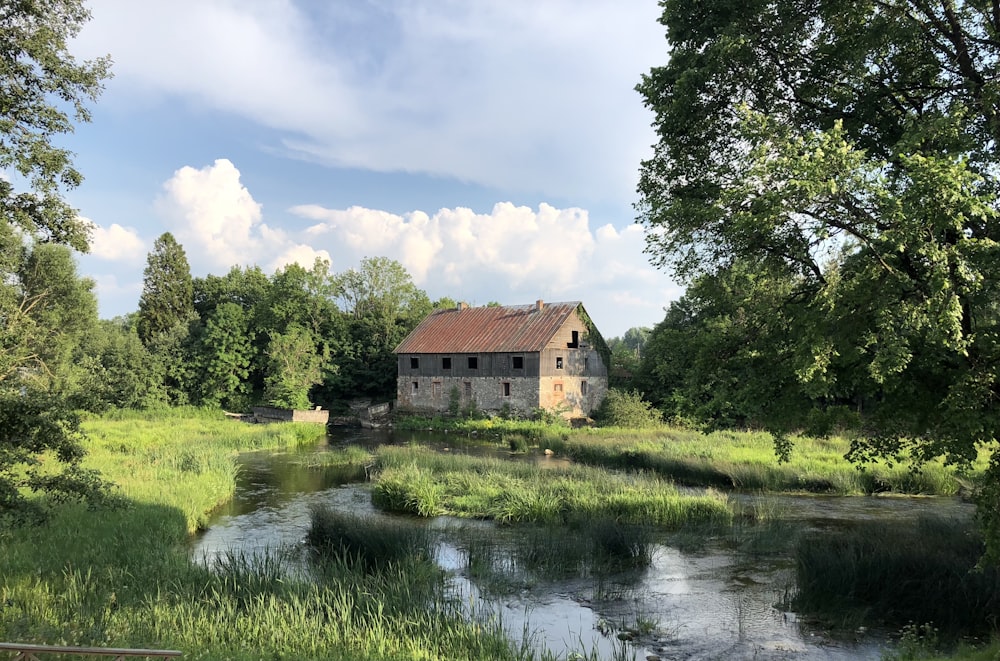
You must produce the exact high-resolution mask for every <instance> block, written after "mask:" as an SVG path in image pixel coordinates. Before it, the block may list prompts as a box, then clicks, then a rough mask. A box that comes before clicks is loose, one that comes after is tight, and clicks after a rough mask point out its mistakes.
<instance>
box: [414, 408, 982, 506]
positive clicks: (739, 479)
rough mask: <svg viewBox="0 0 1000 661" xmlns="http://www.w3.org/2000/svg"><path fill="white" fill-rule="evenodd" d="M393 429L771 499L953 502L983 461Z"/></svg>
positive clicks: (628, 432) (553, 427) (460, 428)
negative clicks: (785, 456)
mask: <svg viewBox="0 0 1000 661" xmlns="http://www.w3.org/2000/svg"><path fill="white" fill-rule="evenodd" d="M396 424H397V428H398V429H400V430H402V431H407V432H409V433H411V434H413V436H414V438H415V439H416V440H419V438H420V434H421V433H422V432H426V431H428V430H434V431H447V432H448V433H449V434H450V435H451V437H452V438H454V439H455V442H456V443H458V442H461V441H462V440H463V439H466V440H469V441H472V442H484V441H489V442H492V443H496V444H499V445H502V446H506V447H509V448H510V449H511V450H512V451H526V450H528V449H536V450H550V451H552V452H554V453H555V454H556V455H557V456H564V457H567V458H569V459H572V460H573V461H574V462H576V463H580V464H587V465H592V466H601V467H604V468H612V469H620V470H629V471H647V472H653V473H656V474H657V475H660V476H662V477H664V478H666V479H669V480H671V481H673V482H675V483H677V484H680V485H685V486H695V487H714V488H719V489H726V490H733V489H736V490H743V491H764V492H769V493H822V494H834V495H845V496H848V495H871V494H877V493H896V494H907V495H934V496H953V495H956V494H959V493H961V492H963V491H965V490H966V489H968V487H969V486H970V485H971V484H972V483H974V481H975V480H976V479H977V477H978V476H979V475H980V474H981V472H982V471H983V470H984V469H985V468H986V463H987V460H986V457H985V455H983V457H982V458H981V459H980V461H978V462H977V463H976V465H975V466H974V467H973V469H972V470H971V471H969V472H967V473H963V472H959V471H956V470H955V469H954V467H949V466H945V465H943V464H942V463H941V462H939V461H935V462H930V463H928V464H926V465H925V466H924V467H923V468H922V470H920V471H919V472H914V471H911V470H910V469H909V468H908V465H907V463H906V461H905V460H904V461H899V462H896V463H895V464H893V465H889V464H888V463H886V462H877V463H873V464H870V465H867V466H864V467H863V468H859V467H857V466H855V465H854V464H851V463H850V462H848V461H847V460H846V459H844V455H846V454H847V451H848V450H849V449H850V443H851V442H850V439H849V438H846V437H843V436H831V437H828V438H811V437H806V436H796V437H793V438H792V442H793V443H794V450H793V452H792V455H791V458H790V460H789V461H788V462H786V463H781V464H779V463H778V460H777V458H776V457H775V453H774V439H773V437H772V436H771V435H770V434H768V433H766V432H757V431H717V432H712V433H707V434H706V433H702V432H698V431H693V430H689V429H682V428H677V427H671V426H668V425H661V426H657V427H653V428H649V429H639V430H632V429H620V428H602V427H588V428H581V429H570V428H568V427H564V426H560V425H557V424H545V423H542V422H535V421H522V420H502V419H483V420H463V419H454V418H450V419H449V418H414V417H410V418H401V419H400V420H398V421H397V423H396ZM904 459H905V458H904Z"/></svg>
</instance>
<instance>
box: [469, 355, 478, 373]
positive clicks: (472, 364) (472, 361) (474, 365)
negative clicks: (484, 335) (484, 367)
mask: <svg viewBox="0 0 1000 661" xmlns="http://www.w3.org/2000/svg"><path fill="white" fill-rule="evenodd" d="M469 369H470V370H477V369H479V356H469Z"/></svg>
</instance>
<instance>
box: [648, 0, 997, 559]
mask: <svg viewBox="0 0 1000 661" xmlns="http://www.w3.org/2000/svg"><path fill="white" fill-rule="evenodd" d="M663 7H664V10H663V14H662V17H661V22H662V23H663V24H664V25H665V26H666V27H667V36H668V40H669V41H670V46H671V54H670V60H669V62H668V64H667V65H665V66H663V67H657V68H655V69H653V70H652V71H651V72H650V73H649V74H647V75H646V76H644V77H643V79H642V82H641V83H640V84H639V86H638V90H639V91H640V93H642V95H643V96H644V99H645V102H646V104H647V106H649V107H650V108H651V109H652V110H653V111H654V113H655V119H654V126H655V128H656V130H657V133H658V142H657V144H656V145H655V148H654V154H653V156H652V157H651V158H650V159H649V160H647V161H644V162H643V163H642V168H641V174H640V184H639V192H640V203H639V205H638V210H639V214H640V218H641V220H642V221H643V222H644V223H645V224H646V226H647V228H648V229H649V232H648V235H647V236H648V252H649V253H650V255H651V256H652V258H653V261H654V263H656V264H658V265H660V266H671V267H673V268H674V269H675V270H676V273H677V274H678V276H680V277H681V278H685V279H687V280H689V281H690V280H691V279H693V278H696V277H698V276H700V275H704V274H712V273H716V272H718V271H720V270H722V269H726V268H730V267H731V266H733V265H734V264H736V263H737V262H740V263H741V264H743V267H744V268H746V269H752V270H756V271H757V273H758V274H759V276H760V277H762V278H773V279H775V281H777V282H789V283H792V287H791V289H790V290H789V291H788V292H787V294H786V296H785V297H784V299H783V300H782V301H781V302H780V304H781V310H782V313H783V314H784V315H786V316H787V318H789V319H791V320H793V322H794V323H792V324H791V326H792V327H794V328H795V329H796V331H797V333H798V335H797V336H795V337H789V336H785V337H782V338H781V342H779V343H778V344H776V346H777V347H779V348H780V350H781V351H784V352H787V353H788V354H789V355H790V360H791V361H792V363H794V365H795V369H794V374H795V378H796V380H797V382H798V385H799V388H800V390H801V392H802V393H803V394H804V395H806V396H807V397H808V399H809V401H810V402H812V404H813V406H815V407H817V408H818V409H821V408H822V406H823V402H824V401H827V400H829V399H830V398H831V397H834V398H835V397H842V396H844V395H846V394H850V395H852V396H854V397H856V398H859V399H861V400H863V401H865V402H866V406H865V407H864V408H863V411H862V414H863V418H862V420H863V427H862V428H861V429H860V430H859V435H858V437H857V440H856V441H855V442H854V444H853V447H852V450H851V452H850V455H849V457H850V458H851V459H853V460H856V461H867V460H873V459H876V458H880V457H888V458H890V459H892V460H906V461H910V462H912V463H913V464H914V465H915V466H918V467H919V465H920V464H921V463H923V462H925V461H928V460H930V459H932V458H934V457H943V458H944V459H945V460H946V461H949V462H954V463H957V464H959V465H967V464H968V463H969V462H970V461H972V460H973V459H974V458H975V457H976V455H977V452H978V450H979V449H980V448H982V447H989V446H992V447H995V446H993V443H994V442H995V437H996V430H997V429H1000V397H998V396H997V395H998V394H1000V371H998V368H997V365H998V364H1000V363H998V359H1000V326H998V319H1000V317H998V315H997V310H996V301H997V300H998V294H1000V291H998V287H1000V277H998V276H1000V243H998V239H1000V222H998V207H1000V204H998V198H997V194H998V183H997V180H996V176H995V175H996V172H997V155H998V154H997V150H998V148H1000V140H998V138H1000V104H998V102H997V99H998V91H1000V88H998V67H1000V12H998V11H997V10H996V8H995V6H994V5H993V4H991V3H987V2H985V1H983V0H965V1H963V0H942V1H941V2H939V3H936V4H931V3H928V2H926V1H925V0H866V1H863V2H855V1H854V0H850V1H849V0H832V1H829V2H822V3H803V2H799V1H798V0H778V1H777V2H764V1H763V0H752V1H751V2H750V3H740V4H739V5H734V4H733V3H730V2H725V1H723V0H707V1H706V2H701V3H698V5H697V6H696V7H692V6H691V4H690V3H683V2H680V1H679V0H667V1H666V2H664V3H663ZM766 355H771V354H766ZM776 404H777V403H776V402H767V401H761V402H760V405H761V407H762V408H763V409H767V408H769V407H773V406H775V405H776ZM778 431H779V434H780V432H783V431H784V430H782V429H778ZM784 438H785V437H783V436H780V435H779V443H778V451H779V454H780V455H781V456H787V452H788V451H789V449H790V447H789V445H788V444H787V442H786V441H785V440H784ZM990 479H991V480H992V481H993V483H994V484H995V483H996V482H997V481H998V480H1000V454H996V453H994V459H993V463H992V466H991V469H990ZM985 493H987V492H984V494H985ZM984 503H985V501H984ZM994 505H1000V501H998V502H997V503H994ZM981 511H983V512H984V516H985V517H986V519H987V520H990V521H993V526H994V527H993V528H992V531H993V533H994V535H993V537H992V538H991V539H990V540H989V541H990V543H991V545H992V546H993V547H994V549H1000V536H998V535H996V534H995V533H997V532H998V531H1000V507H995V508H994V509H993V510H992V511H990V510H989V507H986V505H985V504H984V509H983V510H981ZM987 527H988V528H989V526H987Z"/></svg>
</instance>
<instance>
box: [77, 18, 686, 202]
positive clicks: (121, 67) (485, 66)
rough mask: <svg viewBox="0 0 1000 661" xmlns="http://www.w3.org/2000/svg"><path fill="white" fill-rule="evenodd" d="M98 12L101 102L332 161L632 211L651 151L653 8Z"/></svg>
mask: <svg viewBox="0 0 1000 661" xmlns="http://www.w3.org/2000/svg"><path fill="white" fill-rule="evenodd" d="M91 7H92V11H93V14H94V19H93V21H92V22H91V23H90V24H88V25H87V27H86V28H85V29H84V31H83V33H82V35H81V37H80V39H79V40H78V46H77V48H78V50H79V51H80V52H81V54H83V55H84V56H94V55H100V54H104V53H106V52H110V53H111V54H112V55H113V57H114V60H115V75H116V77H115V79H113V80H112V81H110V82H109V93H108V94H107V95H106V97H107V98H106V99H105V101H102V103H105V102H109V103H115V100H116V98H117V99H118V102H119V103H121V104H122V105H128V106H130V107H132V108H134V107H136V105H137V104H136V103H135V99H136V97H137V96H143V97H145V100H146V102H147V103H148V102H153V103H156V102H158V101H163V102H165V103H171V104H175V103H177V101H178V100H181V101H182V102H188V103H194V104H197V105H198V106H207V107H209V108H212V109H216V110H220V111H222V112H224V113H231V114H234V115H236V116H239V117H243V118H247V119H249V120H251V121H253V122H256V123H258V124H260V125H263V126H266V127H269V128H272V129H276V130H278V131H280V132H283V133H284V136H285V146H286V147H287V148H288V149H289V150H291V151H292V152H295V153H298V154H300V155H302V156H304V157H308V158H311V159H316V160H319V161H321V162H323V163H327V164H335V165H342V166H347V167H355V168H361V169H369V170H376V171H407V172H421V173H429V174H434V175H441V176H446V177H452V178H457V179H460V180H464V181H473V182H477V183H480V184H484V185H487V186H491V187H494V188H498V189H509V190H512V191H522V192H540V193H542V194H544V195H546V196H549V197H559V198H564V199H574V200H581V201H585V200H594V199H603V200H608V199H610V200H613V201H615V202H619V203H621V202H623V201H624V203H625V204H627V203H629V202H631V200H632V199H633V196H634V188H635V179H636V171H637V168H638V164H639V161H640V160H641V159H642V158H643V157H644V156H646V155H647V154H648V150H649V145H650V144H652V142H653V141H654V135H653V133H652V130H651V128H650V126H649V125H650V120H651V115H650V114H649V113H648V112H647V111H646V110H645V109H644V108H643V107H642V104H641V99H640V97H639V95H638V94H637V93H636V92H635V91H634V89H633V88H634V86H635V84H636V83H637V82H639V78H640V76H641V74H642V73H644V72H646V71H648V70H649V68H650V67H651V66H654V65H657V64H661V63H663V62H664V61H665V59H666V55H667V53H666V42H665V40H664V38H663V28H662V26H660V25H659V24H658V23H657V20H656V19H657V17H658V14H659V11H660V9H659V7H658V4H657V2H656V1H655V0H635V1H630V2H621V1H620V0H546V2H536V1H535V0H482V1H477V2H467V1H464V0H463V1H459V0H400V1H398V2H391V3H385V2H366V3H306V2H299V3H296V2H293V1H291V0H284V1H277V2H239V1H237V0H176V1H174V2H169V3H168V2H135V1H134V0H94V1H93V2H92V3H91Z"/></svg>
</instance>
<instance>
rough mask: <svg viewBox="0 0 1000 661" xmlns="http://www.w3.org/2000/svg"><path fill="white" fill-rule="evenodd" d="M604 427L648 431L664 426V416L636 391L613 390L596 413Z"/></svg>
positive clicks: (596, 418)
mask: <svg viewBox="0 0 1000 661" xmlns="http://www.w3.org/2000/svg"><path fill="white" fill-rule="evenodd" d="M594 419H595V420H597V422H598V424H600V425H601V426H602V427H626V428H629V429H646V428H648V427H656V426H658V425H661V424H663V414H662V413H661V412H660V411H659V410H657V409H655V408H653V405H652V404H650V403H649V402H647V401H646V400H644V399H643V398H642V395H640V394H639V393H638V392H637V391H635V390H618V389H617V388H612V389H611V390H609V391H608V395H607V397H605V398H604V401H603V402H602V403H601V406H600V408H598V409H597V411H596V412H595V413H594Z"/></svg>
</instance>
